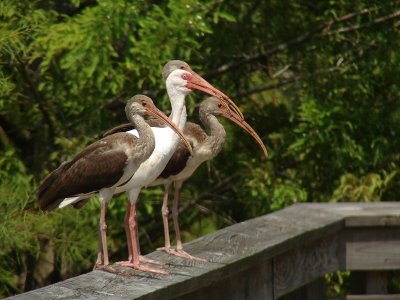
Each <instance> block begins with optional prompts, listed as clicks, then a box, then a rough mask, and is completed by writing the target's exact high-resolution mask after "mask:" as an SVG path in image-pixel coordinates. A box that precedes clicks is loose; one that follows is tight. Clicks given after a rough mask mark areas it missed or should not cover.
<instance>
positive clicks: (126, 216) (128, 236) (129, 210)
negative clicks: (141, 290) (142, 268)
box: [115, 202, 165, 266]
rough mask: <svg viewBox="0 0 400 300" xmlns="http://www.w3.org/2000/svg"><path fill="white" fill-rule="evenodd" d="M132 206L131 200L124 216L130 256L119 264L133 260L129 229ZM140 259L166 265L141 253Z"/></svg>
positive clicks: (118, 263)
mask: <svg viewBox="0 0 400 300" xmlns="http://www.w3.org/2000/svg"><path fill="white" fill-rule="evenodd" d="M130 207H131V204H130V202H128V208H127V210H126V213H125V218H124V227H125V234H126V241H127V244H128V254H129V257H128V260H127V261H119V262H116V263H115V264H117V265H130V262H131V261H132V260H133V255H132V238H131V232H130V229H129V217H130V212H131V208H130ZM139 260H140V261H141V262H146V263H151V264H155V265H160V266H163V265H165V264H164V263H162V262H159V261H156V260H153V259H150V258H147V257H145V256H142V255H139Z"/></svg>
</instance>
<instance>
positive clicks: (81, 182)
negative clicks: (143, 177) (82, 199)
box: [37, 133, 136, 210]
mask: <svg viewBox="0 0 400 300" xmlns="http://www.w3.org/2000/svg"><path fill="white" fill-rule="evenodd" d="M121 138H123V139H124V140H125V141H128V142H129V143H134V141H135V140H136V138H135V137H134V136H132V135H128V134H124V133H120V134H118V135H113V136H110V137H106V138H103V139H101V140H99V141H97V142H95V143H93V144H91V145H89V146H88V147H86V148H85V149H83V150H82V151H81V152H80V153H79V154H78V155H76V156H75V157H74V158H73V159H72V160H71V161H68V162H64V163H62V164H61V165H60V166H59V167H58V168H57V169H56V170H54V171H53V172H51V173H50V174H49V175H48V176H47V177H46V178H45V179H44V181H43V183H42V184H41V185H40V187H39V189H38V193H37V196H38V199H39V206H40V208H41V209H43V210H52V209H54V208H56V207H57V206H58V205H59V204H60V203H61V202H62V200H63V199H65V198H68V197H74V196H76V195H79V194H86V193H92V192H97V191H99V190H100V189H102V188H106V187H111V186H113V185H115V184H116V183H117V182H118V180H119V179H120V178H121V177H122V175H123V173H124V168H125V166H126V163H127V159H128V157H127V155H126V154H125V152H124V151H123V149H121V148H118V145H119V143H116V140H117V139H119V140H121Z"/></svg>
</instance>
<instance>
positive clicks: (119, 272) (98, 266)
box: [93, 263, 133, 276]
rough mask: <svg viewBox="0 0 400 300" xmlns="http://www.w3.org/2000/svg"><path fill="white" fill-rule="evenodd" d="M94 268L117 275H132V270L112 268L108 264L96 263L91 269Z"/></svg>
mask: <svg viewBox="0 0 400 300" xmlns="http://www.w3.org/2000/svg"><path fill="white" fill-rule="evenodd" d="M94 270H100V271H104V272H108V273H112V274H117V275H124V276H132V275H133V273H132V272H128V271H126V270H117V269H114V268H113V267H111V266H110V265H103V264H97V263H96V264H95V265H94V267H93V271H94Z"/></svg>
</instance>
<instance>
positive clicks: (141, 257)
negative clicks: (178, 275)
mask: <svg viewBox="0 0 400 300" xmlns="http://www.w3.org/2000/svg"><path fill="white" fill-rule="evenodd" d="M139 260H140V261H141V262H144V263H148V264H153V265H158V266H165V263H164V262H161V261H158V260H154V259H150V258H148V257H146V256H143V255H140V256H139Z"/></svg>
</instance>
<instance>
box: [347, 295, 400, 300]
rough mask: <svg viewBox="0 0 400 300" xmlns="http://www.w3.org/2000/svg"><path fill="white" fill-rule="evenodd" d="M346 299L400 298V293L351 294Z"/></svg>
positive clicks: (377, 299) (395, 299)
mask: <svg viewBox="0 0 400 300" xmlns="http://www.w3.org/2000/svg"><path fill="white" fill-rule="evenodd" d="M346 300H400V295H349V296H347V297H346Z"/></svg>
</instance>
